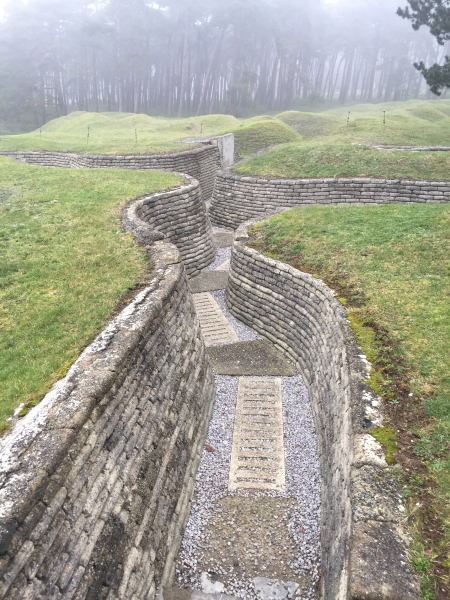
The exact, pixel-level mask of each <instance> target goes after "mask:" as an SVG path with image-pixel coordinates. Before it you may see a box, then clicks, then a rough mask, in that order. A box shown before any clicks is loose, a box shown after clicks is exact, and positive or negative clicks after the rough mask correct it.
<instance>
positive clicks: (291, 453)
mask: <svg viewBox="0 0 450 600" xmlns="http://www.w3.org/2000/svg"><path fill="white" fill-rule="evenodd" d="M216 385H217V396H216V405H215V409H214V414H213V416H212V419H211V423H210V427H209V431H208V437H207V444H209V445H211V446H212V447H213V448H214V449H215V452H207V451H206V450H204V452H203V456H202V461H201V465H200V469H199V472H198V474H197V479H196V484H195V492H194V500H193V503H192V508H191V514H190V517H189V521H188V524H187V527H186V531H185V534H184V539H183V543H182V547H181V550H180V555H179V561H180V562H181V563H182V564H183V573H182V574H180V572H179V571H178V572H177V585H179V586H182V587H183V586H186V585H188V586H189V587H192V588H195V589H201V585H200V575H201V569H200V568H198V569H197V563H198V562H199V559H200V554H201V547H202V546H203V545H204V544H205V542H207V540H208V535H207V534H206V529H207V526H208V523H209V521H210V519H211V518H213V516H214V517H216V516H217V514H218V513H220V512H221V508H220V506H218V503H217V501H218V500H219V499H220V498H223V497H224V496H227V495H230V494H229V492H228V474H229V468H230V456H231V446H232V434H233V423H234V409H235V404H236V398H237V386H238V378H237V377H228V376H217V377H216ZM282 389H283V420H284V444H285V467H286V490H285V492H284V493H279V492H274V491H270V492H266V491H265V492H262V491H261V492H253V491H250V490H245V491H243V490H242V491H239V492H237V494H238V495H241V496H259V497H260V496H272V497H276V496H282V497H285V498H294V499H295V500H296V501H297V506H296V508H295V510H294V511H293V514H292V513H291V514H290V515H289V517H286V519H287V523H286V525H287V528H288V531H289V535H290V537H291V539H292V540H293V541H294V543H295V546H296V552H295V553H294V555H293V556H292V562H291V564H290V565H289V566H290V567H291V568H292V570H293V571H294V572H295V573H297V574H298V575H299V576H300V577H301V576H305V575H309V576H311V577H312V579H313V582H317V580H318V576H317V573H318V568H319V567H320V471H319V460H318V454H317V439H316V434H315V433H314V431H315V430H314V422H313V418H312V414H311V407H310V404H309V400H308V394H307V390H306V388H305V386H304V383H303V380H302V378H301V377H300V376H297V377H283V378H282ZM215 571H217V572H218V573H219V575H221V574H222V575H225V573H222V571H221V566H220V565H217V566H216V567H215ZM225 593H233V594H235V595H237V596H238V597H241V598H248V599H252V600H253V599H254V598H256V595H255V593H254V590H253V584H252V582H251V581H249V580H247V581H245V580H244V581H236V583H235V584H234V585H233V588H232V589H228V588H226V589H225ZM297 597H298V598H300V596H297ZM313 597H315V591H314V587H311V588H310V589H309V590H308V592H307V593H306V595H305V594H304V595H303V596H301V598H305V599H306V598H313Z"/></svg>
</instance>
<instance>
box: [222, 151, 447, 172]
mask: <svg viewBox="0 0 450 600" xmlns="http://www.w3.org/2000/svg"><path fill="white" fill-rule="evenodd" d="M233 171H234V172H235V173H238V174H240V175H254V176H259V177H268V178H274V179H276V178H277V177H284V178H288V179H292V178H294V177H311V178H314V177H387V178H392V179H397V178H410V179H442V180H446V179H450V153H449V152H420V153H416V152H402V151H397V150H396V151H385V150H377V149H375V148H369V147H367V146H353V145H350V144H340V145H328V144H326V145H325V144H310V145H305V144H287V145H284V146H280V147H279V148H273V149H272V150H269V152H267V153H266V154H262V155H261V156H257V157H256V158H253V159H252V160H250V161H248V162H246V163H244V164H242V165H239V166H237V167H235V168H234V169H233Z"/></svg>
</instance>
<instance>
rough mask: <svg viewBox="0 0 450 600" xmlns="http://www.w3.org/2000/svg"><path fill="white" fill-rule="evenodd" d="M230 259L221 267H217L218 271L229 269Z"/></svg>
mask: <svg viewBox="0 0 450 600" xmlns="http://www.w3.org/2000/svg"><path fill="white" fill-rule="evenodd" d="M230 262H231V261H230V259H228V260H226V261H225V262H223V263H222V264H221V265H220V267H217V269H216V271H229V270H230Z"/></svg>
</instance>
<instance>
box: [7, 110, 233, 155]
mask: <svg viewBox="0 0 450 600" xmlns="http://www.w3.org/2000/svg"><path fill="white" fill-rule="evenodd" d="M238 126H239V121H238V120H237V119H236V118H235V117H232V116H229V115H207V116H204V117H193V118H190V119H165V118H163V117H149V116H147V115H135V114H130V113H87V112H73V113H71V114H70V115H68V116H67V117H60V118H59V119H54V120H53V121H50V122H49V123H47V124H46V125H44V126H43V127H42V130H41V131H39V129H38V130H36V131H34V132H32V133H28V134H23V135H15V136H3V137H2V139H1V140H0V151H1V150H59V151H68V152H76V153H79V154H89V153H93V154H95V153H97V154H158V153H167V152H182V151H184V150H187V149H189V148H192V146H185V145H181V144H176V143H175V142H176V141H177V140H182V139H184V138H189V137H198V136H208V135H217V134H220V133H228V132H229V131H231V130H233V129H236V127H238ZM88 128H89V130H88ZM88 133H89V140H88V138H87V135H88ZM136 136H137V142H136ZM194 147H195V146H194Z"/></svg>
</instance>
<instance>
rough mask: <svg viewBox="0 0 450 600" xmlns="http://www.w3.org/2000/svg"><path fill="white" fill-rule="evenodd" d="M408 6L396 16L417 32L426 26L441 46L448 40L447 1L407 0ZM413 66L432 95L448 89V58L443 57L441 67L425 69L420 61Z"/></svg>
mask: <svg viewBox="0 0 450 600" xmlns="http://www.w3.org/2000/svg"><path fill="white" fill-rule="evenodd" d="M408 4H409V6H407V7H406V8H404V9H401V8H399V9H398V10H397V14H398V15H399V16H400V17H402V18H403V19H409V20H410V21H412V26H413V29H415V30H416V31H417V30H418V29H420V27H421V26H422V25H426V26H427V27H429V28H430V33H431V34H432V35H434V37H435V38H436V40H437V41H438V43H439V44H440V45H441V46H443V45H444V43H445V42H448V41H449V40H450V2H449V0H408ZM414 66H415V67H416V69H417V70H418V71H420V72H421V73H422V75H423V76H424V78H425V80H426V82H427V84H428V85H429V86H430V90H431V91H432V92H433V94H436V95H437V96H440V95H441V93H442V90H443V89H444V88H450V57H448V56H446V57H445V62H444V64H443V65H438V64H437V63H434V65H432V66H431V67H428V68H427V67H426V66H425V63H424V62H423V61H420V62H419V63H414Z"/></svg>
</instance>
